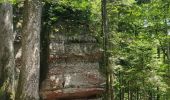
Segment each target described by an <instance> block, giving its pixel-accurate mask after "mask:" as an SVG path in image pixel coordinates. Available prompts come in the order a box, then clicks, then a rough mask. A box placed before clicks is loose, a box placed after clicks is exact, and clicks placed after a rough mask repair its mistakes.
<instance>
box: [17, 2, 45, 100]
mask: <svg viewBox="0 0 170 100" xmlns="http://www.w3.org/2000/svg"><path fill="white" fill-rule="evenodd" d="M41 7H42V6H41V1H40V0H25V1H24V19H23V29H22V67H21V72H20V77H19V83H18V90H17V94H16V100H39V72H40V27H41Z"/></svg>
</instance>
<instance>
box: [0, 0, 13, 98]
mask: <svg viewBox="0 0 170 100" xmlns="http://www.w3.org/2000/svg"><path fill="white" fill-rule="evenodd" d="M12 12H13V11H12V5H11V4H10V3H8V2H6V3H1V4H0V28H1V29H0V40H1V42H0V100H12V99H14V96H15V95H14V94H15V92H14V91H15V72H14V68H15V60H14V47H13V40H14V34H13V24H12V23H13V15H12Z"/></svg>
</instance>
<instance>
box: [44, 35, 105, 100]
mask: <svg viewBox="0 0 170 100" xmlns="http://www.w3.org/2000/svg"><path fill="white" fill-rule="evenodd" d="M49 50H50V55H49V66H48V73H47V75H46V79H45V80H44V81H43V82H42V85H41V95H42V98H43V99H46V100H53V99H54V100H56V99H57V100H60V99H61V100H72V99H73V100H92V99H87V98H90V97H93V96H98V95H100V94H102V93H103V91H104V89H103V88H101V87H100V85H101V84H102V83H104V81H105V80H104V78H103V76H102V75H101V73H100V72H99V61H100V60H101V50H100V49H99V48H98V46H97V43H96V40H95V39H94V38H93V37H92V36H89V35H83V34H79V35H74V36H66V35H63V34H54V35H53V38H52V39H51V40H50V45H49ZM93 100H97V99H93Z"/></svg>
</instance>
